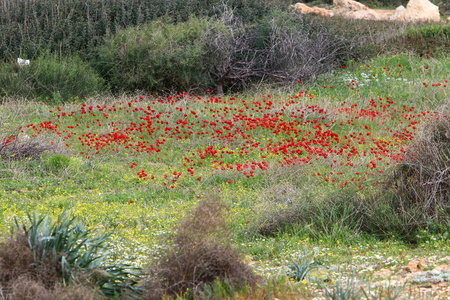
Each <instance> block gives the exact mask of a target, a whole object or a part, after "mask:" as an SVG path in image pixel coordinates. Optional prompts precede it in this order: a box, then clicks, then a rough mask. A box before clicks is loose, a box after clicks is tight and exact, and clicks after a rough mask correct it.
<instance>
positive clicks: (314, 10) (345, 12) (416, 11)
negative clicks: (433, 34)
mask: <svg viewBox="0 0 450 300" xmlns="http://www.w3.org/2000/svg"><path fill="white" fill-rule="evenodd" d="M293 8H294V9H295V10H297V11H298V12H300V13H302V14H317V15H322V16H327V17H332V16H340V17H343V18H347V19H364V20H390V21H399V22H413V23H417V22H436V23H440V22H441V17H440V15H439V7H437V6H436V5H434V4H433V3H431V2H430V1H429V0H410V1H409V3H408V5H407V6H406V8H405V7H404V6H399V7H397V9H396V10H395V11H393V10H373V9H370V8H369V7H367V6H366V5H364V4H362V3H359V2H357V1H354V0H333V10H329V9H325V8H320V7H316V6H313V7H309V6H307V5H306V4H303V3H297V4H295V5H294V6H293ZM447 23H448V24H450V18H448V19H447Z"/></svg>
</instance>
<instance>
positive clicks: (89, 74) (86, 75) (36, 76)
mask: <svg viewBox="0 0 450 300" xmlns="http://www.w3.org/2000/svg"><path fill="white" fill-rule="evenodd" d="M0 86H1V89H0V93H1V95H6V96H20V97H24V98H31V97H34V98H38V99H42V100H47V101H55V102H58V101H66V100H71V99H74V98H86V97H88V96H91V95H93V94H96V93H98V92H99V91H101V90H102V88H103V80H102V79H101V78H100V77H99V76H98V75H97V73H96V72H95V70H94V69H92V68H91V67H90V66H89V65H88V64H87V63H85V62H83V61H82V60H81V59H80V58H78V57H69V58H58V57H57V56H53V55H46V56H42V57H39V58H38V59H36V60H32V61H31V64H30V65H28V66H22V67H20V66H18V65H17V64H16V63H10V64H6V63H4V64H2V65H1V68H0Z"/></svg>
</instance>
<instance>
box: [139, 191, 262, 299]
mask: <svg viewBox="0 0 450 300" xmlns="http://www.w3.org/2000/svg"><path fill="white" fill-rule="evenodd" d="M227 210H228V209H227V207H226V206H225V205H224V204H223V203H222V202H220V199H219V198H217V197H215V196H212V195H209V196H205V198H204V199H203V200H201V201H200V202H199V204H198V205H197V207H196V208H195V209H194V210H193V211H192V212H191V213H190V214H189V215H187V216H186V217H185V218H184V220H183V221H182V222H181V223H180V225H179V226H178V229H177V231H176V233H175V234H174V236H173V243H172V244H170V245H168V246H167V250H166V252H165V253H164V254H163V255H162V256H161V257H160V258H159V259H158V262H157V263H155V264H153V265H151V266H150V267H149V269H148V273H149V276H148V278H147V280H146V283H145V288H146V290H147V292H146V293H145V296H144V297H145V299H161V298H162V297H164V296H171V297H172V296H173V297H176V296H181V295H184V296H191V297H195V296H196V295H201V294H202V293H204V292H205V291H206V290H208V289H209V288H210V287H211V286H212V285H214V284H218V282H222V283H225V285H227V286H229V287H231V288H232V289H235V288H239V287H243V286H245V285H251V284H252V283H254V282H255V281H256V279H257V277H256V276H255V275H254V274H253V272H252V270H251V268H250V267H249V266H248V265H246V264H245V263H244V262H243V260H242V258H241V256H240V254H239V253H238V252H237V250H236V249H235V248H234V247H233V246H232V245H231V242H230V231H229V228H228V226H227V225H226V221H225V216H226V212H227Z"/></svg>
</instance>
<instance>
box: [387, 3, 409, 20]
mask: <svg viewBox="0 0 450 300" xmlns="http://www.w3.org/2000/svg"><path fill="white" fill-rule="evenodd" d="M405 11H406V8H405V7H404V6H403V5H400V6H399V7H397V9H396V10H395V12H394V14H393V15H392V16H391V18H390V20H391V21H400V22H404V21H405Z"/></svg>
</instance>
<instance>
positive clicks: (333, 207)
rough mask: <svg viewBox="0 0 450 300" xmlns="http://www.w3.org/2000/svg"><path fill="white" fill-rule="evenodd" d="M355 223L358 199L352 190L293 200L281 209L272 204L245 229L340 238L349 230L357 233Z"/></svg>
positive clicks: (358, 223) (272, 233)
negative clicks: (321, 197)
mask: <svg viewBox="0 0 450 300" xmlns="http://www.w3.org/2000/svg"><path fill="white" fill-rule="evenodd" d="M359 226H360V221H359V198H358V196H357V195H356V193H355V191H348V192H344V191H342V192H338V193H333V194H330V195H328V196H326V197H325V198H323V199H315V200H314V201H312V200H310V199H306V198H301V199H297V200H296V201H295V202H291V203H289V204H287V205H284V207H283V208H280V207H279V206H278V205H274V207H269V208H268V209H266V210H263V211H262V212H261V213H260V216H259V217H258V219H257V221H255V222H254V224H252V225H251V226H249V228H250V231H253V232H255V233H258V234H261V235H264V236H273V235H275V234H278V233H280V232H285V231H289V230H296V231H300V232H301V233H304V234H307V235H309V236H311V237H313V238H318V239H321V238H324V237H330V236H331V237H333V238H336V239H341V238H343V237H348V235H349V232H352V234H355V233H357V232H358V231H359Z"/></svg>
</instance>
